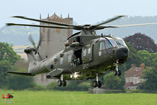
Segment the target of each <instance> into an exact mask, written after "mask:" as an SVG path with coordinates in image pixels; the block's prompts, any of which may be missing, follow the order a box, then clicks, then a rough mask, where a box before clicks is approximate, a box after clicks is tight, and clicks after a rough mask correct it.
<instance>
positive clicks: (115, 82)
mask: <svg viewBox="0 0 157 105" xmlns="http://www.w3.org/2000/svg"><path fill="white" fill-rule="evenodd" d="M104 86H105V88H106V89H123V86H124V78H120V77H118V76H114V75H113V73H112V72H110V73H108V74H106V75H105V76H104Z"/></svg>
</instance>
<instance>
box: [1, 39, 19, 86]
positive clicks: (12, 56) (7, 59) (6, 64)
mask: <svg viewBox="0 0 157 105" xmlns="http://www.w3.org/2000/svg"><path fill="white" fill-rule="evenodd" d="M0 49H1V50H0V88H1V87H6V84H7V79H8V74H7V72H8V71H10V70H11V69H12V66H13V65H14V64H15V63H16V61H17V60H18V58H19V56H18V55H17V54H16V53H15V52H14V51H13V49H12V46H10V45H9V44H7V43H1V42H0Z"/></svg>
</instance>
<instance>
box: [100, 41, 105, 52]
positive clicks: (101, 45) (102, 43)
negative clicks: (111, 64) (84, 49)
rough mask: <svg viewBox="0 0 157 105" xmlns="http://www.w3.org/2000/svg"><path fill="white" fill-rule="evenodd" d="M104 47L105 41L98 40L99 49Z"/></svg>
mask: <svg viewBox="0 0 157 105" xmlns="http://www.w3.org/2000/svg"><path fill="white" fill-rule="evenodd" d="M104 49H105V42H104V41H102V42H100V46H99V50H104Z"/></svg>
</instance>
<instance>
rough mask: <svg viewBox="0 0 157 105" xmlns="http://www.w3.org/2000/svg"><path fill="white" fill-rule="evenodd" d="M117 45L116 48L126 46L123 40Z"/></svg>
mask: <svg viewBox="0 0 157 105" xmlns="http://www.w3.org/2000/svg"><path fill="white" fill-rule="evenodd" d="M117 44H118V46H126V44H125V42H124V41H123V40H118V41H117Z"/></svg>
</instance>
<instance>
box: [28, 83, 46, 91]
mask: <svg viewBox="0 0 157 105" xmlns="http://www.w3.org/2000/svg"><path fill="white" fill-rule="evenodd" d="M29 90H32V91H41V90H46V87H45V86H43V85H39V84H36V83H34V84H33V87H30V88H29Z"/></svg>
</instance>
